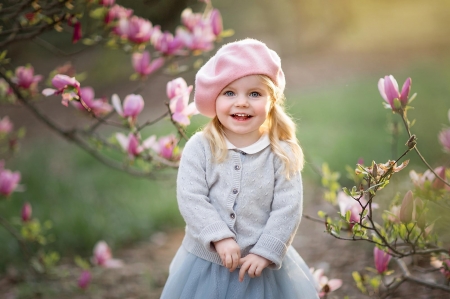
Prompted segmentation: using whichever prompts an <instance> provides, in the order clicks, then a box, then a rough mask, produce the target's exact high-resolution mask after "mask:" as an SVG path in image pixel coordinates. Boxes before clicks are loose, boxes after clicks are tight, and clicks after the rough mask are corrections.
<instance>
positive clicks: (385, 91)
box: [378, 75, 411, 110]
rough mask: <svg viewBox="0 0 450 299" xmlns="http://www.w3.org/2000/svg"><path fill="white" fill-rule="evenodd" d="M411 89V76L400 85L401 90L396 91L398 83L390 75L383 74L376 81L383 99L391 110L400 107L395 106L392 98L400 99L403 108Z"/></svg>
mask: <svg viewBox="0 0 450 299" xmlns="http://www.w3.org/2000/svg"><path fill="white" fill-rule="evenodd" d="M410 89H411V78H408V79H406V81H405V83H404V84H403V87H402V92H401V93H400V92H399V91H398V84H397V81H396V80H395V78H394V77H393V76H392V75H389V76H385V77H384V79H383V78H381V79H380V80H379V81H378V90H379V91H380V94H381V96H382V97H383V99H384V100H385V101H386V102H387V103H389V105H390V106H391V108H392V110H398V108H400V107H395V104H394V99H398V100H399V101H400V104H401V107H402V108H404V107H405V106H406V105H407V104H408V96H409V91H410Z"/></svg>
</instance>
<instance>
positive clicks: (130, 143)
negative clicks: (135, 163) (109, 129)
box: [116, 133, 143, 159]
mask: <svg viewBox="0 0 450 299" xmlns="http://www.w3.org/2000/svg"><path fill="white" fill-rule="evenodd" d="M116 139H117V141H118V142H119V144H120V146H121V147H122V148H123V149H124V150H125V151H126V152H127V153H128V156H129V157H130V159H132V158H134V157H136V156H139V155H140V154H141V152H142V150H143V148H142V147H141V146H140V145H139V140H138V139H137V137H136V136H135V135H134V134H133V133H130V134H128V136H125V135H124V134H122V133H116Z"/></svg>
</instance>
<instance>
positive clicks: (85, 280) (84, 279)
mask: <svg viewBox="0 0 450 299" xmlns="http://www.w3.org/2000/svg"><path fill="white" fill-rule="evenodd" d="M91 279H92V275H91V272H90V271H88V270H83V272H81V275H80V277H79V278H78V287H79V288H81V289H83V290H84V289H86V288H87V287H88V286H89V284H90V282H91Z"/></svg>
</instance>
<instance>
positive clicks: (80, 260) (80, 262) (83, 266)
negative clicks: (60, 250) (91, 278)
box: [74, 255, 91, 270]
mask: <svg viewBox="0 0 450 299" xmlns="http://www.w3.org/2000/svg"><path fill="white" fill-rule="evenodd" d="M74 260H75V264H76V265H77V266H78V267H80V268H81V269H83V270H89V269H90V268H91V265H90V264H89V262H88V261H86V260H85V259H83V258H82V257H80V256H78V255H77V256H76V257H75V259H74Z"/></svg>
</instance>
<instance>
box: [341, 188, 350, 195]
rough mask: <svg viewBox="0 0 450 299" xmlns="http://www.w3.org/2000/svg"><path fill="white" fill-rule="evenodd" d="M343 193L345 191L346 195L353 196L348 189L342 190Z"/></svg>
mask: <svg viewBox="0 0 450 299" xmlns="http://www.w3.org/2000/svg"><path fill="white" fill-rule="evenodd" d="M342 191H344V193H345V194H347V195H348V196H351V195H350V191H349V190H348V188H347V187H344V188H342Z"/></svg>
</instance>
